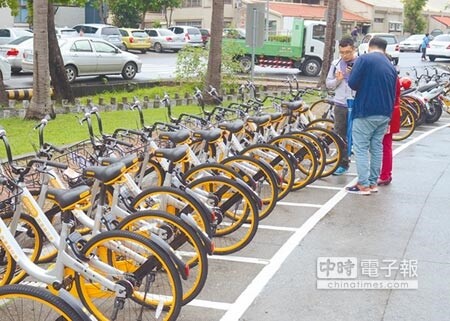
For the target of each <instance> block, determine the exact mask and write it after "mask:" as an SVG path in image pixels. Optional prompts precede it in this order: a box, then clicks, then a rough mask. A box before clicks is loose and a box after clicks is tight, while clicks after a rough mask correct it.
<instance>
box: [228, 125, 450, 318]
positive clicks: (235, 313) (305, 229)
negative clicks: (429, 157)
mask: <svg viewBox="0 0 450 321" xmlns="http://www.w3.org/2000/svg"><path fill="white" fill-rule="evenodd" d="M449 126H450V124H446V125H444V126H440V127H438V128H436V129H434V130H431V131H429V132H427V133H425V134H423V135H421V136H418V137H416V138H414V139H413V140H411V141H409V142H407V143H405V144H404V145H402V146H400V147H399V148H396V149H395V151H394V155H397V154H398V153H400V152H401V151H403V150H404V149H406V148H407V147H409V146H410V145H412V144H414V143H416V142H417V141H419V140H421V139H423V138H425V137H427V136H429V135H431V134H432V133H434V132H436V131H438V130H440V129H443V128H445V127H449ZM356 181H357V178H355V179H354V180H353V181H352V182H350V183H349V184H348V186H349V185H351V184H355V183H356ZM346 195H347V192H346V191H345V190H344V189H343V188H342V189H341V190H340V191H339V192H338V193H336V194H335V195H334V196H333V197H332V198H331V199H330V200H328V202H326V203H325V204H324V205H323V207H321V208H320V209H318V210H317V211H316V212H315V213H314V214H313V215H312V216H311V217H310V218H309V219H308V220H307V221H306V222H305V223H304V224H303V225H302V226H301V227H300V228H299V229H298V230H297V232H295V233H294V234H293V235H292V236H291V237H290V238H289V239H288V240H287V241H286V243H284V244H283V245H282V246H281V248H280V249H279V250H278V251H277V252H276V253H275V255H274V256H273V257H272V259H271V260H270V263H269V264H268V265H266V266H265V267H264V268H263V269H262V270H261V272H259V274H258V275H257V276H256V277H255V278H254V279H253V280H252V282H251V283H250V284H249V285H248V286H247V288H246V289H245V290H244V291H243V292H242V293H241V295H240V296H239V297H238V298H237V299H236V301H235V302H234V303H233V304H232V305H231V306H230V309H229V310H228V311H227V312H226V313H225V314H224V315H223V317H222V318H221V319H220V321H236V320H239V318H240V317H242V315H243V314H244V313H245V311H246V310H247V309H248V308H249V307H250V305H251V304H252V303H253V301H254V300H255V298H256V297H257V296H258V295H259V293H261V291H262V290H263V289H264V287H265V286H266V284H267V283H268V282H269V281H270V280H271V279H272V277H273V276H274V275H275V273H276V272H277V271H278V270H279V268H280V267H281V265H282V264H283V263H284V261H285V260H286V259H287V257H288V256H289V255H290V254H291V253H292V251H293V250H294V249H295V248H296V247H297V246H298V244H299V243H300V242H301V241H302V240H303V238H304V237H305V236H306V235H307V234H308V233H309V232H310V231H311V230H312V229H313V228H314V226H316V224H317V223H318V222H319V221H320V220H321V219H322V218H323V217H324V216H325V215H327V213H328V212H329V211H330V210H332V209H333V208H334V206H336V205H337V204H338V203H339V202H340V201H341V200H342V199H343V198H344V197H345V196H346Z"/></svg>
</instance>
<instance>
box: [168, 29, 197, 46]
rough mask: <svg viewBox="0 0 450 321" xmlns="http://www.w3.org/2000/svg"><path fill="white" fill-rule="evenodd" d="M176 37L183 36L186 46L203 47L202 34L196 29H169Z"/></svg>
mask: <svg viewBox="0 0 450 321" xmlns="http://www.w3.org/2000/svg"><path fill="white" fill-rule="evenodd" d="M168 29H169V30H171V31H173V33H175V34H176V35H183V36H184V42H185V44H187V45H189V46H194V47H201V46H203V40H202V34H201V32H200V30H199V29H198V28H196V27H191V26H173V27H169V28H168Z"/></svg>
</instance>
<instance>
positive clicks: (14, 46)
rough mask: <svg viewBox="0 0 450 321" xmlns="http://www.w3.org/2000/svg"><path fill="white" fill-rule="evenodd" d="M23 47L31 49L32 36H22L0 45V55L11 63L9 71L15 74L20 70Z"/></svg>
mask: <svg viewBox="0 0 450 321" xmlns="http://www.w3.org/2000/svg"><path fill="white" fill-rule="evenodd" d="M25 49H33V36H32V35H31V36H23V37H20V38H17V39H16V40H13V41H11V42H10V43H7V44H4V45H0V56H2V57H4V58H6V59H7V60H8V61H9V64H10V65H11V73H12V74H17V73H19V72H20V71H21V70H22V56H23V52H24V51H25Z"/></svg>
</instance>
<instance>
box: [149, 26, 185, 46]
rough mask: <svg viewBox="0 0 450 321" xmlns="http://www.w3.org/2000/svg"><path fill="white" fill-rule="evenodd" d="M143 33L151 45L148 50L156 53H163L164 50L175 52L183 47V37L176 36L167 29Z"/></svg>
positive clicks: (155, 29) (150, 30)
mask: <svg viewBox="0 0 450 321" xmlns="http://www.w3.org/2000/svg"><path fill="white" fill-rule="evenodd" d="M145 32H146V33H147V34H148V36H149V37H150V42H151V44H152V46H151V47H150V49H151V50H154V51H156V52H163V51H164V50H173V51H175V52H177V51H178V50H180V49H182V48H183V47H184V46H185V44H184V36H183V35H176V34H174V33H173V31H171V30H169V29H161V28H152V29H145Z"/></svg>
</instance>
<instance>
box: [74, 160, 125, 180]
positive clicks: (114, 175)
mask: <svg viewBox="0 0 450 321" xmlns="http://www.w3.org/2000/svg"><path fill="white" fill-rule="evenodd" d="M126 169H127V168H126V166H125V165H124V163H122V162H117V163H113V164H111V165H108V166H88V167H86V168H85V169H84V170H83V176H84V177H87V178H95V179H98V180H99V181H101V182H102V183H104V184H105V185H112V184H114V183H116V182H117V181H118V180H119V179H120V178H121V177H122V176H123V174H124V173H125V171H126Z"/></svg>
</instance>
